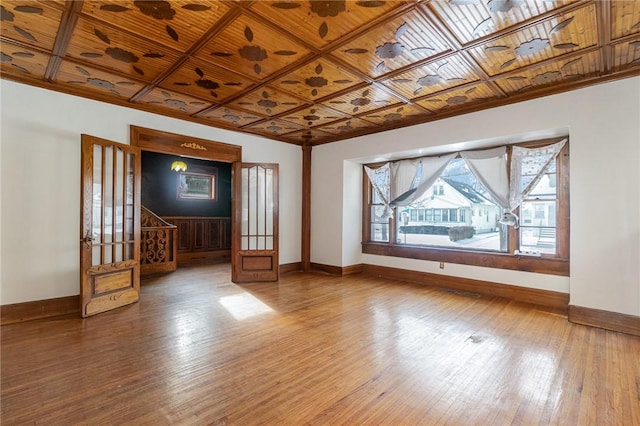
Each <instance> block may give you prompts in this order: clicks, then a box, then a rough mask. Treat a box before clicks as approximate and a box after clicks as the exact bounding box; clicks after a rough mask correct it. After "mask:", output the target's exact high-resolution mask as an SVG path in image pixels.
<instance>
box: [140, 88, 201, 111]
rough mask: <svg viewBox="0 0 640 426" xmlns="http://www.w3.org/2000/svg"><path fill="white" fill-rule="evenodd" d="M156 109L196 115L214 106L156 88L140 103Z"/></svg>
mask: <svg viewBox="0 0 640 426" xmlns="http://www.w3.org/2000/svg"><path fill="white" fill-rule="evenodd" d="M138 102H139V103H141V104H145V105H148V106H152V107H154V108H160V109H169V110H172V111H174V112H177V113H182V114H189V115H192V114H195V113H196V112H198V111H201V110H203V109H205V108H209V107H211V106H212V104H211V103H209V102H204V101H203V100H202V99H197V98H194V97H191V96H187V95H183V94H182V93H178V92H174V91H170V90H164V89H159V88H155V89H153V90H151V91H150V92H149V93H147V94H146V95H144V96H143V97H142V99H140V100H139V101H138Z"/></svg>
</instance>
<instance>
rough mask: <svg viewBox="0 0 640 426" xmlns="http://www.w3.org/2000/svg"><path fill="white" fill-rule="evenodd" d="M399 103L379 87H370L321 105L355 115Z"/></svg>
mask: <svg viewBox="0 0 640 426" xmlns="http://www.w3.org/2000/svg"><path fill="white" fill-rule="evenodd" d="M401 102H402V100H401V99H400V98H398V97H396V96H393V95H391V94H390V93H388V92H386V91H384V90H382V89H380V88H379V87H376V86H373V85H370V86H367V87H364V88H361V89H358V90H354V91H353V92H349V93H346V94H344V95H342V96H338V97H335V98H332V99H329V100H327V101H325V102H323V105H326V106H328V107H329V108H333V109H336V110H338V111H342V112H344V113H345V114H349V115H355V114H362V113H364V112H367V111H372V110H374V109H379V108H384V107H386V106H391V105H395V104H398V103H401Z"/></svg>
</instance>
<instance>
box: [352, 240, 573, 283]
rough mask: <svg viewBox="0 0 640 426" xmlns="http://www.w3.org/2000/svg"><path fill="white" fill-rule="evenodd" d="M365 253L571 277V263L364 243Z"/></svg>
mask: <svg viewBox="0 0 640 426" xmlns="http://www.w3.org/2000/svg"><path fill="white" fill-rule="evenodd" d="M362 253H365V254H375V255H379V256H394V257H404V258H409V259H421V260H431V261H434V262H447V263H458V264H462V265H472V266H484V267H486V268H499V269H510V270H514V271H524V272H536V273H539V274H548V275H560V276H565V277H568V276H569V259H558V258H549V257H531V256H519V257H516V256H514V255H513V254H508V253H489V252H477V251H473V252H470V251H466V250H455V249H447V248H441V249H435V248H427V247H419V246H409V245H402V246H399V245H392V244H388V243H376V242H363V243H362Z"/></svg>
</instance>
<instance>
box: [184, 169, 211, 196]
mask: <svg viewBox="0 0 640 426" xmlns="http://www.w3.org/2000/svg"><path fill="white" fill-rule="evenodd" d="M178 199H183V200H215V199H216V173H211V174H210V173H189V172H180V174H179V176H178Z"/></svg>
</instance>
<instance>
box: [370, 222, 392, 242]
mask: <svg viewBox="0 0 640 426" xmlns="http://www.w3.org/2000/svg"><path fill="white" fill-rule="evenodd" d="M371 241H385V242H389V224H388V223H374V224H372V225H371Z"/></svg>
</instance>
